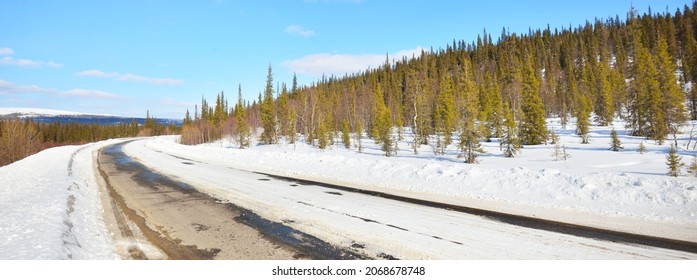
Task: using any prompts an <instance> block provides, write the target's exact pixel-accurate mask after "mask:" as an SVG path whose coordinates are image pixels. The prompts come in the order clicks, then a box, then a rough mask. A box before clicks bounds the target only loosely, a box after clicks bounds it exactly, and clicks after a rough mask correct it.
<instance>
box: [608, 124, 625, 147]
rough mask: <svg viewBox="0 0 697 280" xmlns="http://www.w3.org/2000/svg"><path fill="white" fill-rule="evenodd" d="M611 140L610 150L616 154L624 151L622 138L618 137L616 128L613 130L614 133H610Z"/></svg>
mask: <svg viewBox="0 0 697 280" xmlns="http://www.w3.org/2000/svg"><path fill="white" fill-rule="evenodd" d="M610 139H611V141H612V142H611V143H610V150H612V151H614V152H619V151H620V150H622V149H624V147H622V142H621V141H620V138H618V137H617V131H615V129H614V128H613V129H612V131H610Z"/></svg>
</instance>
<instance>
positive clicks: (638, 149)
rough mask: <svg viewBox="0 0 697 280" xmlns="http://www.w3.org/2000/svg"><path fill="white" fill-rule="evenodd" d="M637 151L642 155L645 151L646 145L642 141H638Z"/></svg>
mask: <svg viewBox="0 0 697 280" xmlns="http://www.w3.org/2000/svg"><path fill="white" fill-rule="evenodd" d="M637 152H639V153H640V154H642V155H643V154H644V152H646V145H644V141H641V143H639V148H637Z"/></svg>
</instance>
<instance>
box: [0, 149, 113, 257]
mask: <svg viewBox="0 0 697 280" xmlns="http://www.w3.org/2000/svg"><path fill="white" fill-rule="evenodd" d="M112 143H115V142H114V140H110V141H103V142H99V143H93V144H87V145H83V146H63V147H57V148H52V149H48V150H44V151H42V152H40V153H38V154H35V155H32V156H30V157H27V158H25V159H23V160H20V161H18V162H15V163H13V164H10V165H7V166H4V167H0V209H2V215H0V259H21V260H31V259H51V260H56V259H118V255H117V253H116V250H115V246H114V244H113V241H112V239H111V236H110V234H109V233H108V231H107V229H106V225H105V223H104V220H103V218H102V209H103V208H102V205H101V200H100V198H99V189H98V187H97V186H98V185H97V183H96V178H95V174H94V169H93V164H96V163H94V162H93V159H92V154H93V152H94V151H96V150H98V149H99V148H101V147H103V146H105V145H108V144H112Z"/></svg>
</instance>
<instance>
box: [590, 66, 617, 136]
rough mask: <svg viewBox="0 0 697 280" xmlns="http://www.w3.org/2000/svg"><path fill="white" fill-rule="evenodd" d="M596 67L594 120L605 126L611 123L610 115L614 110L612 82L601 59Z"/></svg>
mask: <svg viewBox="0 0 697 280" xmlns="http://www.w3.org/2000/svg"><path fill="white" fill-rule="evenodd" d="M598 68H599V70H598V71H599V73H598V80H597V90H596V92H597V93H598V95H597V97H596V102H595V121H596V123H598V125H599V126H607V125H609V124H611V123H612V115H613V113H614V112H615V109H614V103H613V102H612V82H611V76H610V74H609V71H610V70H609V69H608V66H607V65H605V62H604V61H601V63H600V64H599V65H598Z"/></svg>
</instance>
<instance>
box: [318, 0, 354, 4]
mask: <svg viewBox="0 0 697 280" xmlns="http://www.w3.org/2000/svg"><path fill="white" fill-rule="evenodd" d="M305 2H306V3H355V4H358V3H362V2H363V0H305Z"/></svg>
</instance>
